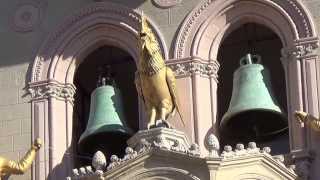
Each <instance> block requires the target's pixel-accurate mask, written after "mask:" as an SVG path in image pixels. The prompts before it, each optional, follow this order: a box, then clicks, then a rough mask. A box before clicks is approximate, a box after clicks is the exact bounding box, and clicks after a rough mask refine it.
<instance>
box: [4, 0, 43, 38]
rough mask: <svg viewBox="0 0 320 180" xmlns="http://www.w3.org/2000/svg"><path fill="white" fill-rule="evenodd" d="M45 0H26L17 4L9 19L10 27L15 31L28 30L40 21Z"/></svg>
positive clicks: (32, 28)
mask: <svg viewBox="0 0 320 180" xmlns="http://www.w3.org/2000/svg"><path fill="white" fill-rule="evenodd" d="M46 6H47V3H46V2H45V1H40V0H27V1H25V2H23V3H20V4H18V5H17V7H16V9H15V10H14V11H13V14H12V16H11V19H10V24H11V27H12V29H13V30H14V31H16V32H30V31H32V30H34V28H36V27H37V26H38V25H39V24H40V23H41V21H42V19H43V14H44V10H45V8H46Z"/></svg>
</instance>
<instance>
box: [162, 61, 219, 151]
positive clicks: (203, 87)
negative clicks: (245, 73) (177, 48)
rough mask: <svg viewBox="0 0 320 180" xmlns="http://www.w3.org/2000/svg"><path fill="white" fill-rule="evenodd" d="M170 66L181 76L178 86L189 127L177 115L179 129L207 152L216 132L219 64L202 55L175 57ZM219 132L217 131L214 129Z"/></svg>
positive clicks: (175, 120)
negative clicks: (210, 139) (211, 138)
mask: <svg viewBox="0 0 320 180" xmlns="http://www.w3.org/2000/svg"><path fill="white" fill-rule="evenodd" d="M168 65H169V67H171V68H172V69H173V71H174V72H175V74H176V78H177V89H178V94H179V99H180V101H181V105H182V111H183V112H182V113H183V116H184V121H185V122H186V127H182V125H181V123H179V121H180V120H179V117H178V116H177V115H176V116H175V117H174V125H176V127H177V129H181V130H184V131H185V132H186V134H188V136H189V138H190V140H191V141H192V142H194V143H197V144H198V145H199V147H200V151H201V153H202V154H206V153H207V150H206V143H205V139H206V136H208V135H209V134H210V133H212V132H214V131H215V128H213V127H215V126H216V125H215V123H216V121H215V119H216V117H215V114H216V113H215V112H216V87H217V72H218V69H219V63H218V62H217V61H207V60H203V59H201V58H198V57H190V58H185V59H178V60H171V61H169V62H168ZM214 133H215V132H214Z"/></svg>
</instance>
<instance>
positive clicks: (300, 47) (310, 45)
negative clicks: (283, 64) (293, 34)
mask: <svg viewBox="0 0 320 180" xmlns="http://www.w3.org/2000/svg"><path fill="white" fill-rule="evenodd" d="M318 47H319V39H318V38H310V39H302V40H299V42H296V43H295V45H294V46H293V47H287V48H283V49H282V52H281V53H282V56H283V58H286V59H288V58H291V57H293V58H296V59H303V58H309V57H315V56H317V52H316V51H317V49H318Z"/></svg>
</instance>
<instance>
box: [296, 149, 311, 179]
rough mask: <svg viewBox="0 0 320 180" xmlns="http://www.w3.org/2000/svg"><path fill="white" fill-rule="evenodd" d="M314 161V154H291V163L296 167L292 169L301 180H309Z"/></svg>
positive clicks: (300, 152) (297, 152)
mask: <svg viewBox="0 0 320 180" xmlns="http://www.w3.org/2000/svg"><path fill="white" fill-rule="evenodd" d="M313 160H314V154H312V153H310V152H309V151H302V150H298V151H293V152H292V153H291V161H292V162H291V163H293V164H294V165H293V166H292V167H291V169H293V170H294V171H295V173H297V175H298V176H299V177H300V178H301V179H309V176H310V168H311V165H312V162H313Z"/></svg>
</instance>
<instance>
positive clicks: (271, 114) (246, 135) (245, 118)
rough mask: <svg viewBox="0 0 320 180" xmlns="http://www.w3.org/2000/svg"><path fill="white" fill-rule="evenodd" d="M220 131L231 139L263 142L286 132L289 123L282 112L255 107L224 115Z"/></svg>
mask: <svg viewBox="0 0 320 180" xmlns="http://www.w3.org/2000/svg"><path fill="white" fill-rule="evenodd" d="M220 131H221V134H222V135H223V136H227V137H228V138H230V139H237V140H238V141H242V142H245V141H248V140H250V141H256V142H263V141H268V140H270V139H272V138H274V137H275V136H279V135H281V134H284V133H286V132H287V131H288V124H287V119H286V116H285V115H284V114H283V113H281V112H277V111H271V110H266V109H254V110H247V111H242V112H240V113H234V114H230V115H227V116H224V117H223V118H222V121H221V123H220Z"/></svg>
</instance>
